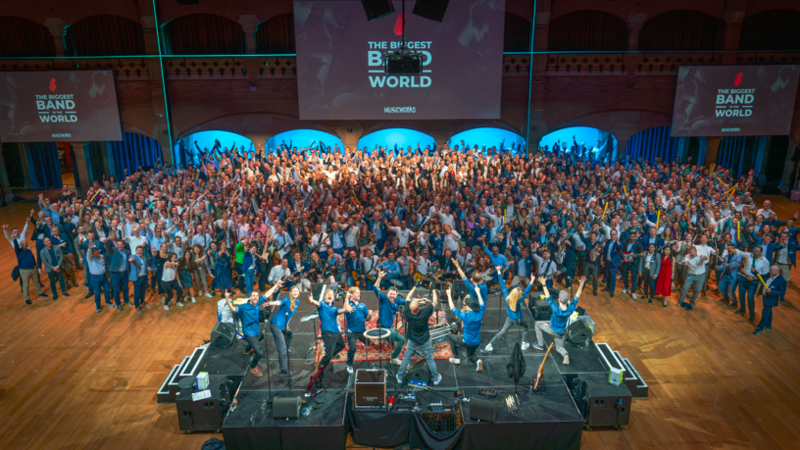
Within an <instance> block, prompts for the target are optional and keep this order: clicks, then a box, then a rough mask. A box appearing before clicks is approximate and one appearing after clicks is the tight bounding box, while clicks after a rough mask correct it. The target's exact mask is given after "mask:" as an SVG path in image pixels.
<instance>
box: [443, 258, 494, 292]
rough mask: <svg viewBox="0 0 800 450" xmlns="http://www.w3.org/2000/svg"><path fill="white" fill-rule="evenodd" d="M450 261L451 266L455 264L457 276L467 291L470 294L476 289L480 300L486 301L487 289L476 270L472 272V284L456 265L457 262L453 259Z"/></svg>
mask: <svg viewBox="0 0 800 450" xmlns="http://www.w3.org/2000/svg"><path fill="white" fill-rule="evenodd" d="M451 261H452V262H453V264H455V266H456V270H457V271H458V275H459V276H460V277H461V280H462V281H464V285H466V286H467V290H468V291H470V292H472V291H474V290H475V288H476V287H477V288H478V289H479V290H480V291H481V298H486V299H488V297H489V288H488V287H487V286H486V283H484V282H483V277H482V276H481V274H480V273H479V272H478V271H477V270H476V271H474V272H472V282H470V280H469V279H467V275H466V274H465V273H464V270H463V269H461V266H460V265H459V264H458V261H457V260H455V259H451Z"/></svg>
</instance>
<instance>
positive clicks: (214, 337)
mask: <svg viewBox="0 0 800 450" xmlns="http://www.w3.org/2000/svg"><path fill="white" fill-rule="evenodd" d="M235 339H236V330H235V329H234V328H233V326H232V325H230V324H227V323H222V322H217V324H216V325H214V329H213V330H211V345H212V346H214V347H229V346H231V345H233V343H234V341H235Z"/></svg>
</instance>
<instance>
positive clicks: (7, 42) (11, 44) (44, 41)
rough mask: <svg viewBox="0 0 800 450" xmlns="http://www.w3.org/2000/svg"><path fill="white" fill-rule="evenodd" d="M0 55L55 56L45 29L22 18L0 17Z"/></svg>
mask: <svg viewBox="0 0 800 450" xmlns="http://www.w3.org/2000/svg"><path fill="white" fill-rule="evenodd" d="M0 55H2V56H55V55H56V44H55V42H54V41H53V36H51V35H50V31H48V29H47V27H46V26H44V25H40V24H38V23H36V22H34V21H32V20H28V19H23V18H22V17H11V16H5V17H0Z"/></svg>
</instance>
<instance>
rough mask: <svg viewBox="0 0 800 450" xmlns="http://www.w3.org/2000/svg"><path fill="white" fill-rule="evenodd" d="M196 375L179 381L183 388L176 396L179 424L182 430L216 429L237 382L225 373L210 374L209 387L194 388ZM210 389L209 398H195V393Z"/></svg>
mask: <svg viewBox="0 0 800 450" xmlns="http://www.w3.org/2000/svg"><path fill="white" fill-rule="evenodd" d="M194 382H195V379H194V377H186V378H183V379H182V380H181V381H179V382H178V384H179V386H180V388H181V390H180V392H178V395H177V397H176V398H175V406H176V407H177V410H178V426H179V427H180V429H181V431H216V430H219V429H220V428H222V421H223V420H224V418H225V414H227V412H228V408H229V407H230V404H231V401H232V400H233V393H234V392H235V391H236V388H237V386H236V384H235V383H234V381H233V380H231V379H229V378H228V377H227V376H224V375H209V385H208V389H203V390H198V389H194V388H193V387H192V385H193V384H194ZM205 391H208V392H209V393H210V394H211V395H210V396H209V397H207V398H203V399H197V400H195V399H194V398H192V397H193V395H195V396H196V395H197V394H200V393H202V392H205Z"/></svg>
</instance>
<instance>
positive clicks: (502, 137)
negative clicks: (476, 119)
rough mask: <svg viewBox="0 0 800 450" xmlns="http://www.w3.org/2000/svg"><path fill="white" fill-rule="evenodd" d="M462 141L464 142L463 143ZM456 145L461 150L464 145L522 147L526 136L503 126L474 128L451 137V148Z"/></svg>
mask: <svg viewBox="0 0 800 450" xmlns="http://www.w3.org/2000/svg"><path fill="white" fill-rule="evenodd" d="M461 141H464V142H463V143H462V142H461ZM456 145H457V146H458V150H459V151H461V150H463V149H464V147H467V148H471V149H474V148H475V146H476V145H477V146H478V148H479V149H483V148H486V149H491V148H492V147H497V148H498V149H501V148H502V149H506V150H508V149H511V148H515V149H517V148H520V149H521V147H522V146H523V145H525V138H524V137H522V136H520V135H519V134H517V133H514V132H513V131H508V130H504V129H502V128H492V127H483V128H473V129H471V130H467V131H462V132H461V133H458V134H456V135H455V136H453V137H451V138H450V148H455V146H456Z"/></svg>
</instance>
